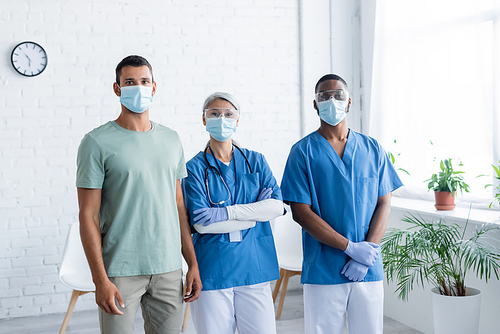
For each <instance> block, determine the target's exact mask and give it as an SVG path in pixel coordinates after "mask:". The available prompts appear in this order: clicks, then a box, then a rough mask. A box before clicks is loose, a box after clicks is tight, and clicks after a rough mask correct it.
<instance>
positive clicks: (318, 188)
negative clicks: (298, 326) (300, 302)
mask: <svg viewBox="0 0 500 334" xmlns="http://www.w3.org/2000/svg"><path fill="white" fill-rule="evenodd" d="M402 185H403V184H402V183H401V180H400V179H399V177H398V175H397V174H396V171H395V170H394V168H393V166H392V164H391V162H390V160H389V158H388V156H387V154H386V152H385V151H384V150H383V148H382V147H381V146H380V144H379V143H378V142H377V141H376V140H375V139H373V138H371V137H368V136H366V135H363V134H361V133H358V132H355V131H353V130H349V135H348V137H347V143H346V146H345V150H344V155H343V158H342V159H340V157H339V156H338V154H337V152H335V150H334V149H333V147H332V146H331V145H330V143H329V142H328V141H327V140H326V139H325V138H324V137H323V136H322V135H321V134H319V133H318V132H317V131H315V132H313V133H311V134H309V135H308V136H306V137H304V138H303V139H301V140H300V141H299V142H297V143H296V144H295V145H294V146H293V147H292V149H291V151H290V155H289V156H288V160H287V163H286V166H285V171H284V174H283V180H282V182H281V190H282V192H283V198H284V201H285V203H290V202H296V203H304V204H309V205H311V208H312V210H313V211H314V212H315V213H316V214H317V215H318V216H319V217H321V218H322V219H323V220H324V221H326V222H327V223H328V224H329V225H330V226H331V227H332V228H333V229H334V230H335V231H337V232H338V233H340V234H341V235H343V236H344V237H346V238H347V239H348V240H350V241H353V242H360V241H364V240H365V237H366V234H367V232H368V228H369V227H370V221H371V219H372V216H373V212H374V210H375V206H376V205H377V200H378V198H379V197H381V196H384V195H386V194H388V193H390V192H392V191H394V190H396V189H397V188H399V187H401V186H402ZM302 244H303V253H304V260H303V263H302V277H301V283H303V284H342V283H351V281H350V280H349V279H348V278H347V277H345V276H344V275H341V274H340V272H341V270H342V268H343V267H344V265H345V264H346V263H347V261H349V257H348V256H347V255H346V254H344V252H343V251H341V250H339V249H336V248H333V247H330V246H327V245H325V244H323V243H321V242H319V241H317V240H316V239H314V238H313V237H312V236H311V235H310V234H309V233H307V232H306V231H305V230H302ZM383 279H384V271H383V267H382V256H381V254H380V253H379V257H378V258H377V260H376V262H375V264H374V265H373V266H372V267H371V268H370V269H369V270H368V273H367V274H366V276H365V278H364V282H370V281H380V280H383Z"/></svg>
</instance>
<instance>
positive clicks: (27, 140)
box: [0, 0, 300, 319]
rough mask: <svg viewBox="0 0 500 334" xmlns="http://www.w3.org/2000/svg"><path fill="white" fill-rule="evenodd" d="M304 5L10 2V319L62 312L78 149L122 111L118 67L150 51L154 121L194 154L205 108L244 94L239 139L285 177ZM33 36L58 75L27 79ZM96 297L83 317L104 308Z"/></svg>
mask: <svg viewBox="0 0 500 334" xmlns="http://www.w3.org/2000/svg"><path fill="white" fill-rule="evenodd" d="M298 3H299V1H298V0H253V1H252V0H236V1H235V0H231V1H230V0H170V1H168V0H150V1H139V0H137V1H134V0H121V1H118V0H108V1H104V2H103V1H100V0H99V1H97V0H96V1H91V0H86V1H80V0H78V1H77V0H66V1H62V0H60V1H56V0H25V1H23V0H16V1H12V0H0V8H1V14H0V31H1V33H0V50H1V51H0V52H1V54H2V55H3V56H2V58H1V59H2V60H1V61H0V115H1V116H0V117H1V119H0V319H1V318H11V317H22V316H31V315H40V314H47V313H54V312H65V310H66V307H67V305H68V301H69V297H70V291H69V289H67V288H65V287H64V286H63V285H62V284H61V283H59V280H58V277H57V272H58V267H59V262H60V258H61V253H62V250H63V248H64V242H65V238H66V233H67V231H68V226H69V224H71V223H72V222H75V221H77V200H76V189H75V186H74V184H75V169H76V168H75V158H76V150H77V147H78V145H79V143H80V140H81V138H82V137H83V135H84V134H85V133H86V132H88V131H90V130H92V129H93V128H94V127H97V126H99V125H100V124H102V123H104V122H106V121H108V120H111V119H114V118H116V117H117V116H118V113H119V110H120V109H119V102H118V98H117V97H116V96H115V95H114V93H113V91H112V83H113V81H114V68H115V66H116V64H117V63H118V62H119V61H120V60H121V59H122V58H123V57H125V56H127V55H129V54H140V55H143V56H145V57H146V58H147V59H148V60H149V61H150V62H151V64H152V65H153V69H154V75H155V80H156V81H157V84H158V91H157V95H156V96H155V99H154V103H153V106H152V109H151V118H152V119H153V120H155V121H158V122H160V123H162V124H165V125H167V126H170V127H172V128H173V129H175V130H177V131H178V132H179V134H180V136H181V138H182V141H183V144H184V149H185V153H186V157H187V158H190V157H192V156H193V155H194V154H196V153H197V152H198V151H199V150H200V149H201V147H202V146H203V145H204V143H205V142H206V140H207V138H208V135H207V133H206V132H205V130H204V128H203V126H202V124H201V106H202V103H203V101H204V99H205V98H206V96H208V95H209V94H210V93H212V92H214V91H218V90H221V91H228V92H231V93H233V94H234V95H235V96H236V97H237V98H238V99H239V102H240V104H241V107H242V119H241V123H240V127H239V129H238V131H237V133H236V135H235V139H236V140H237V141H239V142H240V144H241V145H242V146H244V147H248V148H250V149H254V150H258V151H260V152H262V153H264V154H265V156H266V158H267V160H268V161H269V163H270V165H271V168H272V169H273V170H274V172H275V174H276V177H277V179H278V180H280V179H281V173H282V169H283V166H284V163H285V160H286V157H287V154H288V151H289V149H290V146H291V145H292V144H293V143H294V142H295V141H296V140H298V139H299V131H300V130H299V129H300V124H299V109H300V106H299V103H300V98H299V93H300V92H299V70H300V66H299V36H298V34H299V18H298ZM22 41H35V42H37V43H39V44H41V45H42V46H43V47H44V48H45V50H46V51H47V53H48V67H47V69H46V70H45V72H44V73H42V74H41V75H40V76H38V77H34V78H25V77H22V76H20V75H18V74H16V72H15V71H14V69H13V68H12V66H11V64H10V60H9V57H10V52H11V50H12V48H13V47H14V46H15V45H16V44H17V43H19V42H22ZM93 299H94V295H93V294H88V295H85V296H83V297H81V298H80V300H79V301H78V303H77V306H76V309H77V310H83V309H90V308H95V307H96V306H95V304H94V302H93Z"/></svg>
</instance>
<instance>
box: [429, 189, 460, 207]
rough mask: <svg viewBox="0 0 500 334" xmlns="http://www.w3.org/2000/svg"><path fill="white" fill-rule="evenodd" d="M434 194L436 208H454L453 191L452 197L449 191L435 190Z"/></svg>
mask: <svg viewBox="0 0 500 334" xmlns="http://www.w3.org/2000/svg"><path fill="white" fill-rule="evenodd" d="M434 196H435V198H436V204H435V205H434V206H435V207H436V210H441V211H447V210H453V209H455V206H456V205H455V196H456V194H455V192H453V197H452V196H451V192H449V191H435V192H434Z"/></svg>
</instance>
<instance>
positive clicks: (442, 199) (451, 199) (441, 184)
mask: <svg viewBox="0 0 500 334" xmlns="http://www.w3.org/2000/svg"><path fill="white" fill-rule="evenodd" d="M458 165H459V166H463V164H462V163H461V162H460V163H459V164H458ZM439 167H440V168H441V171H440V172H439V173H437V174H432V176H431V178H430V179H427V180H425V181H424V182H429V183H428V184H427V187H428V189H429V190H431V189H433V190H434V195H435V198H436V204H435V205H434V206H435V207H436V209H437V210H453V209H454V208H455V194H456V191H457V190H460V192H461V193H463V192H464V191H465V192H469V185H468V184H467V183H465V181H464V177H463V175H462V174H463V173H464V172H462V171H456V170H454V169H453V165H452V163H451V158H449V159H445V160H441V162H440V164H439Z"/></svg>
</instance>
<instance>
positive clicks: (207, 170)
mask: <svg viewBox="0 0 500 334" xmlns="http://www.w3.org/2000/svg"><path fill="white" fill-rule="evenodd" d="M234 147H236V148H237V149H238V151H240V153H241V154H242V155H243V157H244V158H245V161H246V162H247V166H248V169H249V170H250V174H252V173H253V171H252V167H251V166H250V162H249V161H248V158H247V156H246V155H245V153H243V151H242V150H241V148H239V147H238V146H236V145H234V144H233V152H234ZM207 148H208V149H209V150H210V153H212V157H213V158H214V160H215V163H216V164H217V168H215V167H214V166H212V165H211V164H210V162H208V159H207ZM203 154H204V157H205V161H206V162H207V165H208V167H207V168H205V187H206V188H207V194H208V200H209V201H210V204H212V205H221V204H224V203H226V202H227V201H229V200H231V191H230V190H229V187H228V186H227V183H226V181H225V180H224V176H222V174H221V172H220V168H219V163H218V162H217V158H216V157H215V155H214V153H213V152H212V148H211V147H210V145H207V147H206V148H205V150H204V151H203ZM233 156H234V154H233ZM234 165H235V166H236V161H234ZM235 168H236V167H235ZM210 170H212V171H213V172H214V173H215V174H217V175H218V176H219V177H220V179H221V180H222V184H224V187H225V188H226V190H227V193H228V198H227V199H226V200H224V201H220V202H213V201H212V197H211V196H210V188H209V187H208V172H209V171H210ZM234 174H235V177H236V170H235V173H234ZM235 183H236V182H235Z"/></svg>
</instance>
